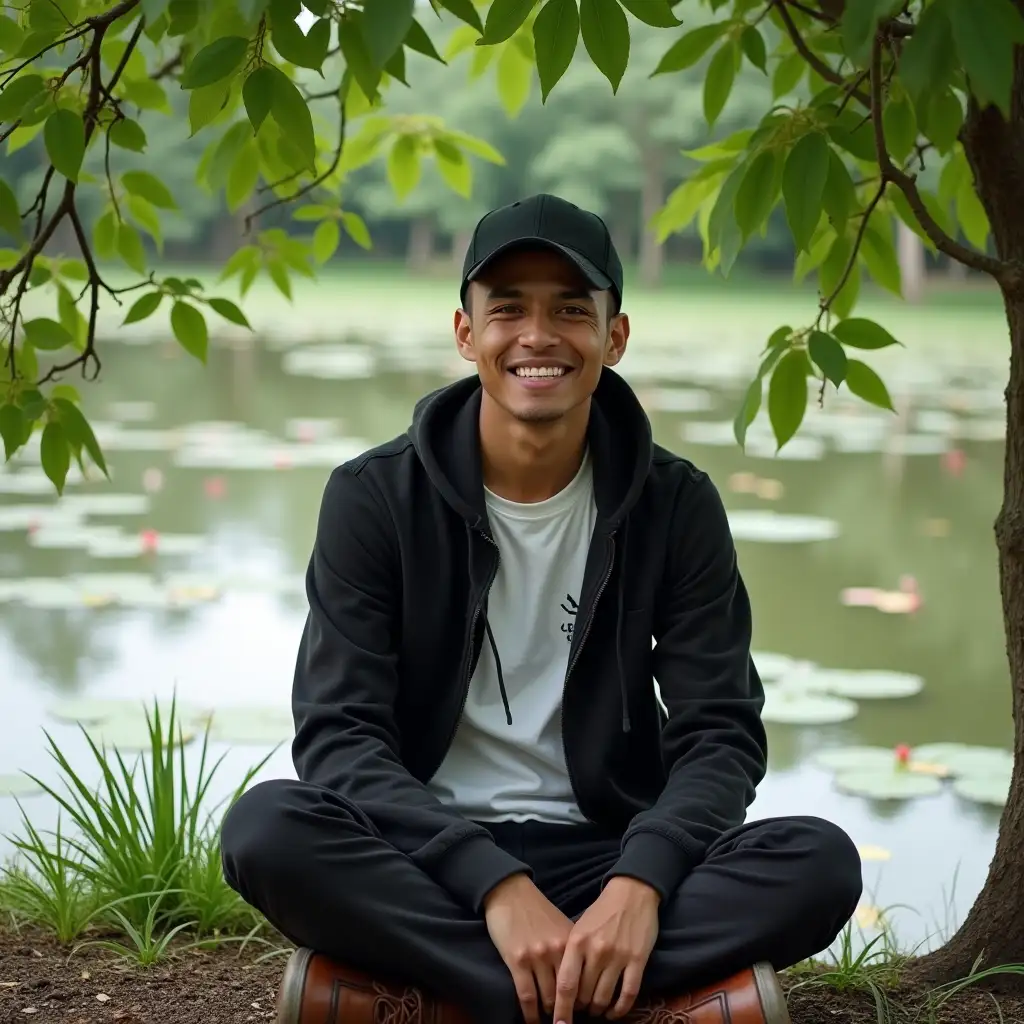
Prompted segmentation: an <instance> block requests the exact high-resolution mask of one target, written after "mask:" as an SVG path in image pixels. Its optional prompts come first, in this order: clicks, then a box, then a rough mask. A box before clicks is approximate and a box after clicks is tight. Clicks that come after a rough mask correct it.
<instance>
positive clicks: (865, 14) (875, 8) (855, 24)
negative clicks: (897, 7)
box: [840, 0, 893, 61]
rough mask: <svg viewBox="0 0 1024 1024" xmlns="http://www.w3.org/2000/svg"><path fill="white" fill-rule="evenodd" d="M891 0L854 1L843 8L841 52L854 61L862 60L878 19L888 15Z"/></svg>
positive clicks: (891, 4) (869, 45) (869, 44)
mask: <svg viewBox="0 0 1024 1024" xmlns="http://www.w3.org/2000/svg"><path fill="white" fill-rule="evenodd" d="M892 6H893V0H855V2H852V3H847V4H846V5H845V7H844V8H843V16H842V19H841V21H840V31H841V34H842V40H843V50H844V51H845V52H846V55H847V56H848V57H851V58H853V59H854V60H857V61H859V60H863V58H864V57H865V56H866V55H867V52H868V50H869V49H870V47H871V40H872V39H873V38H874V35H875V30H876V28H877V27H878V19H879V18H881V17H884V16H885V15H887V14H889V13H890V10H891V8H892Z"/></svg>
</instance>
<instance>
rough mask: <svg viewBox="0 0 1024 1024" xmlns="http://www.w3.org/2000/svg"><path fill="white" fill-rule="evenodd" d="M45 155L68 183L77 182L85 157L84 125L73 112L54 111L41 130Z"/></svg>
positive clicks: (65, 110)
mask: <svg viewBox="0 0 1024 1024" xmlns="http://www.w3.org/2000/svg"><path fill="white" fill-rule="evenodd" d="M43 142H44V143H45V145H46V155H47V156H48V157H49V158H50V162H51V163H52V164H53V166H54V167H55V168H56V169H57V170H58V171H59V172H60V173H61V174H63V175H64V177H65V178H67V179H68V180H69V181H74V182H77V181H78V172H79V171H80V170H81V169H82V159H83V157H84V156H85V125H84V124H83V123H82V118H81V116H80V115H79V114H77V113H76V112H75V111H73V110H68V109H67V108H66V107H62V108H61V109H59V110H55V111H54V112H53V113H52V114H51V115H50V116H49V117H48V118H47V119H46V125H45V127H44V128H43Z"/></svg>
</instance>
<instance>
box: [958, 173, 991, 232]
mask: <svg viewBox="0 0 1024 1024" xmlns="http://www.w3.org/2000/svg"><path fill="white" fill-rule="evenodd" d="M956 218H957V220H958V221H959V222H960V227H961V229H962V230H963V233H964V235H965V236H966V238H967V241H969V242H970V243H971V245H973V246H975V247H976V248H978V249H984V248H985V247H986V245H987V244H988V235H989V231H990V230H991V227H990V225H989V220H988V214H987V213H986V212H985V207H984V206H982V205H981V200H980V199H979V198H978V193H977V191H976V190H975V188H974V177H973V176H972V175H971V174H965V175H964V176H963V178H962V179H961V180H960V187H959V188H958V189H957V193H956Z"/></svg>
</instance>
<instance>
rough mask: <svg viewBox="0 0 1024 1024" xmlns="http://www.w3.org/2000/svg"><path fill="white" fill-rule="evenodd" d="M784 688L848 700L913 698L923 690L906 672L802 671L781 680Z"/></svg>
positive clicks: (919, 678) (921, 683) (820, 669)
mask: <svg viewBox="0 0 1024 1024" xmlns="http://www.w3.org/2000/svg"><path fill="white" fill-rule="evenodd" d="M783 682H784V684H785V685H786V686H787V687H790V688H794V689H803V690H806V691H807V692H812V693H829V694H832V695H833V696H834V697H847V698H849V699H850V700H887V699H895V698H900V697H913V696H916V695H917V694H918V693H920V692H921V691H922V690H923V689H924V680H923V679H922V678H921V677H920V676H915V675H910V674H909V673H906V672H883V671H876V670H873V669H872V670H865V671H857V670H849V669H829V668H814V667H811V668H804V669H802V670H799V671H797V672H795V673H792V674H790V675H787V676H785V677H783Z"/></svg>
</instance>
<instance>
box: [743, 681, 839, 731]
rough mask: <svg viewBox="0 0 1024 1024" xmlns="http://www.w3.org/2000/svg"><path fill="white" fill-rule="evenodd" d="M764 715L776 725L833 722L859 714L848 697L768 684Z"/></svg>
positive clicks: (764, 719) (764, 717)
mask: <svg viewBox="0 0 1024 1024" xmlns="http://www.w3.org/2000/svg"><path fill="white" fill-rule="evenodd" d="M764 689H765V702H764V709H763V710H762V712H761V718H762V720H763V721H765V722H771V723H773V724H777V725H834V724H836V723H838V722H848V721H849V720H850V719H851V718H856V716H857V710H858V709H857V705H856V704H855V703H854V702H853V701H852V700H847V699H846V698H845V697H831V696H828V695H825V694H821V695H818V694H803V693H794V692H791V691H787V690H785V689H783V688H782V687H779V686H773V685H771V684H767V685H766V686H765V688H764Z"/></svg>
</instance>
